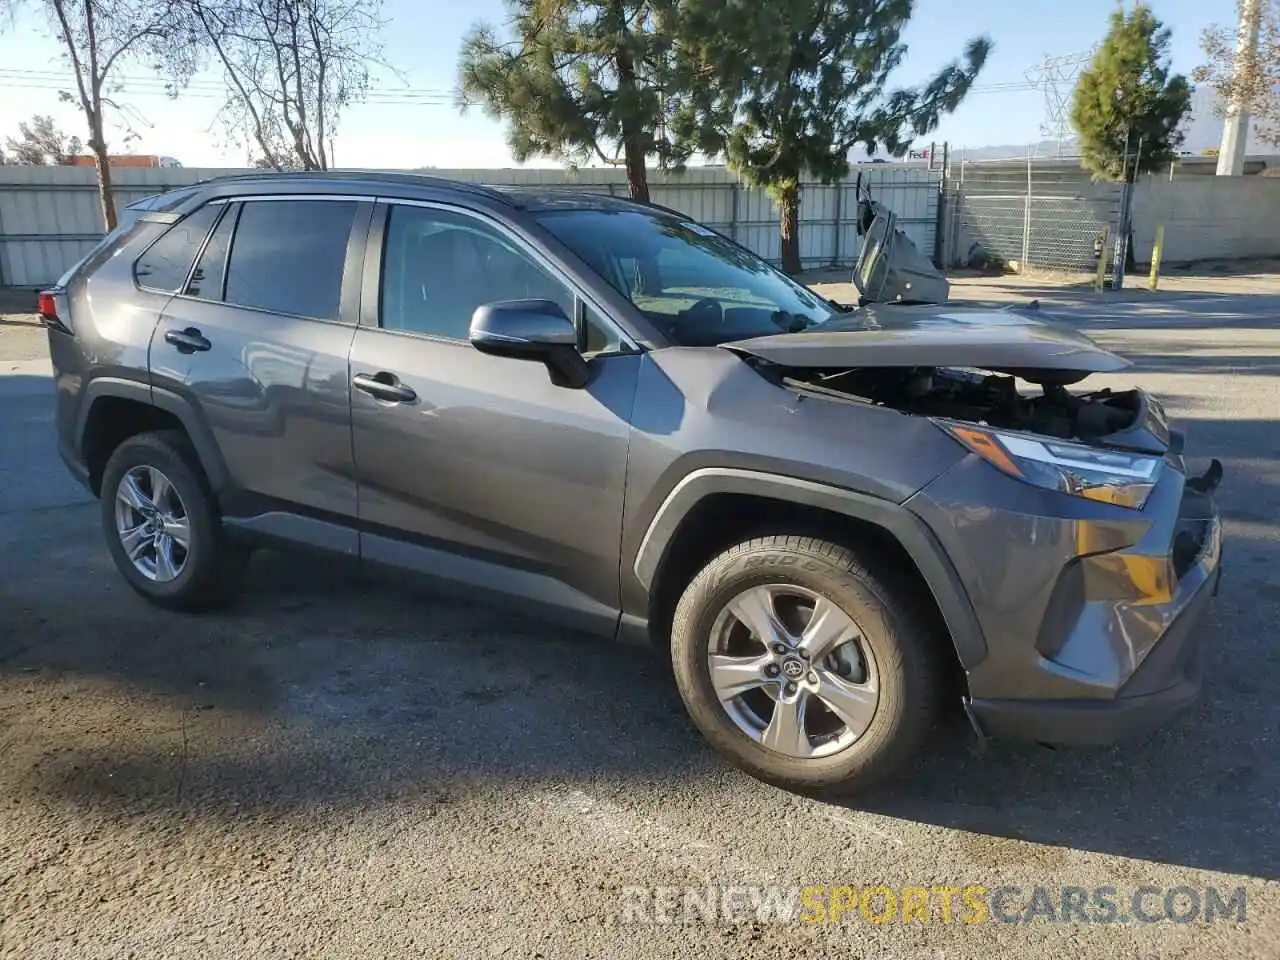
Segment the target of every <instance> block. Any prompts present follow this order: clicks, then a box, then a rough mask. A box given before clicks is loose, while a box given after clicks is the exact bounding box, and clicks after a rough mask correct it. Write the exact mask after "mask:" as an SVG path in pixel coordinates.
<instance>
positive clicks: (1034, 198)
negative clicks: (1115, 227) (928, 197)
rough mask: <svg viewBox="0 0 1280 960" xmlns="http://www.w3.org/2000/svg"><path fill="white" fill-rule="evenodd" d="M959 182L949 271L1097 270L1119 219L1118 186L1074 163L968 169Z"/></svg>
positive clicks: (953, 199) (951, 202)
mask: <svg viewBox="0 0 1280 960" xmlns="http://www.w3.org/2000/svg"><path fill="white" fill-rule="evenodd" d="M953 176H955V180H954V182H953V184H952V185H951V188H950V194H949V196H948V197H947V203H948V207H949V211H950V224H951V235H950V239H949V241H948V244H947V246H948V250H949V256H948V258H947V259H948V264H947V265H948V266H969V265H976V264H978V263H982V262H988V263H989V262H992V261H1002V262H1004V263H1018V264H1021V265H1025V266H1034V267H1049V268H1054V269H1064V270H1082V269H1092V268H1093V267H1094V266H1095V265H1096V263H1097V261H1096V260H1095V258H1094V241H1095V240H1096V239H1097V238H1098V236H1099V235H1100V234H1101V232H1102V229H1103V227H1104V226H1105V225H1107V224H1114V223H1115V221H1116V219H1117V217H1118V215H1119V209H1120V186H1119V185H1118V184H1111V183H1096V182H1094V181H1093V180H1092V179H1091V178H1090V177H1089V175H1088V174H1087V173H1086V172H1085V171H1083V170H1081V169H1080V168H1079V166H1078V164H1077V163H1076V162H1074V161H1069V162H1063V163H1058V162H1053V163H1047V164H1037V163H1036V162H1034V161H1033V162H1031V163H1028V162H1027V161H1026V160H1021V161H993V162H988V163H967V164H963V165H961V169H960V171H959V173H958V175H956V174H955V171H953Z"/></svg>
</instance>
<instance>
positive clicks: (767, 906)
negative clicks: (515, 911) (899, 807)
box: [619, 883, 1246, 924]
mask: <svg viewBox="0 0 1280 960" xmlns="http://www.w3.org/2000/svg"><path fill="white" fill-rule="evenodd" d="M1245 899H1246V898H1245V889H1244V888H1243V887H1236V888H1234V889H1221V890H1220V889H1218V888H1217V887H1203V888H1201V887H1187V886H1177V887H1157V886H1140V887H1135V888H1133V889H1126V890H1121V889H1119V888H1117V887H1113V886H1101V887H1071V886H1064V887H1048V886H1041V885H1036V884H1028V885H1026V886H1019V885H1014V884H1001V885H998V886H990V887H989V886H987V885H985V884H977V883H971V884H957V885H955V886H941V885H931V886H913V885H904V886H901V887H889V886H884V885H871V886H863V887H857V886H844V885H825V886H805V887H798V886H797V887H781V886H725V887H718V886H708V887H671V886H656V887H642V886H628V887H623V888H622V890H621V891H620V901H621V905H620V909H619V919H620V920H621V921H622V922H623V923H656V924H671V923H696V922H708V923H719V922H734V921H743V920H758V921H762V922H774V923H805V924H846V923H871V924H890V923H897V924H903V923H944V924H946V923H959V924H982V923H1010V924H1013V923H1059V924H1113V923H1148V924H1150V923H1182V924H1186V923H1223V922H1230V923H1244V921H1245Z"/></svg>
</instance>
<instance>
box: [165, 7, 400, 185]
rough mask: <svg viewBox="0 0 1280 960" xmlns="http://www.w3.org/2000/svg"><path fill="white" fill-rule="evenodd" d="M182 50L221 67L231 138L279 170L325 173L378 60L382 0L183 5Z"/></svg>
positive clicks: (225, 115)
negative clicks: (342, 120) (345, 114)
mask: <svg viewBox="0 0 1280 960" xmlns="http://www.w3.org/2000/svg"><path fill="white" fill-rule="evenodd" d="M180 2H181V3H182V6H183V10H184V15H185V16H184V23H185V25H186V27H187V30H188V31H189V33H188V36H189V40H190V46H189V47H188V49H189V50H191V51H194V52H196V53H197V55H201V54H204V55H207V56H209V57H210V58H211V59H212V60H213V62H214V64H215V65H216V66H218V67H220V68H221V69H222V72H223V76H224V77H225V79H226V83H227V91H228V97H227V101H226V103H225V104H224V105H223V107H222V110H221V112H220V116H221V119H222V121H223V123H224V125H225V126H226V129H227V131H228V133H230V134H231V136H232V137H234V138H237V139H247V140H248V145H249V146H251V148H253V149H256V151H257V152H259V154H260V157H259V158H258V160H259V161H260V162H261V163H262V164H263V165H265V166H267V167H270V168H274V169H277V170H288V169H302V170H327V169H328V168H329V165H330V163H331V162H332V157H331V150H332V147H331V144H332V138H333V135H334V132H335V130H336V127H337V124H338V118H339V115H340V114H341V112H342V110H343V109H344V108H345V107H347V106H348V105H350V104H351V103H353V102H356V101H358V100H360V99H361V98H362V97H363V96H364V94H365V92H366V91H367V90H368V87H369V66H370V64H372V63H375V62H377V61H378V58H379V56H380V54H381V44H380V42H379V39H378V38H379V34H380V31H381V28H382V26H383V21H382V18H381V9H382V3H381V0H180Z"/></svg>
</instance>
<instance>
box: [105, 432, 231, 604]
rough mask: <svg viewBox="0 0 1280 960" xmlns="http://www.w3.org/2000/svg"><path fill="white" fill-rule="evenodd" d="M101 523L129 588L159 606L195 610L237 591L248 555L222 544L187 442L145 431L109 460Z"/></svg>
mask: <svg viewBox="0 0 1280 960" xmlns="http://www.w3.org/2000/svg"><path fill="white" fill-rule="evenodd" d="M102 525H103V529H104V531H105V533H106V535H107V545H108V548H109V549H110V552H111V558H112V560H114V561H115V564H116V567H117V568H118V569H119V570H120V572H121V573H122V574H123V575H124V578H125V580H127V581H128V583H129V586H131V587H133V589H134V590H136V591H137V592H138V593H140V594H141V595H142V596H144V597H146V598H147V599H148V600H150V601H151V602H153V603H156V604H158V605H160V606H163V607H169V608H172V609H181V610H193V609H199V608H202V607H207V606H211V605H214V604H217V603H221V602H225V601H226V600H229V599H230V598H231V597H233V596H234V595H235V593H236V592H237V590H238V588H239V586H240V582H241V576H242V574H243V571H244V566H245V561H246V560H247V558H248V552H247V550H246V549H245V548H244V547H242V546H240V545H239V544H236V543H233V542H231V541H230V540H228V539H227V537H226V535H225V533H224V532H223V530H222V525H221V519H220V517H219V516H218V511H217V504H216V501H215V500H214V497H213V494H212V492H211V491H210V490H209V486H208V483H207V482H206V480H205V478H204V474H203V472H202V471H201V470H200V467H199V464H198V461H197V460H196V457H195V454H194V453H193V452H192V450H191V448H190V446H189V444H188V443H187V440H186V437H185V436H183V435H182V434H181V433H179V432H177V431H156V432H154V433H143V434H139V435H137V436H134V437H130V438H129V439H127V440H125V441H124V442H123V443H122V444H120V446H119V447H117V448H116V450H115V451H114V452H113V453H112V454H111V457H110V459H109V460H108V461H107V466H106V469H105V470H104V471H103V477H102Z"/></svg>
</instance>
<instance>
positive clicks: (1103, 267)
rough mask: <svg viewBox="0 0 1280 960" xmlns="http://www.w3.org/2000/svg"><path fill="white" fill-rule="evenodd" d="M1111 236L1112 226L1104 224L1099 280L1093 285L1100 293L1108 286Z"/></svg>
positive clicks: (1099, 258)
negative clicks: (1109, 239) (1108, 259)
mask: <svg viewBox="0 0 1280 960" xmlns="http://www.w3.org/2000/svg"><path fill="white" fill-rule="evenodd" d="M1110 236H1111V225H1110V224H1103V226H1102V247H1101V252H1100V254H1099V256H1098V279H1097V280H1096V281H1095V282H1094V284H1093V289H1095V290H1097V291H1098V292H1099V293H1101V292H1102V288H1103V287H1105V286H1106V285H1107V240H1108V238H1110Z"/></svg>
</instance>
